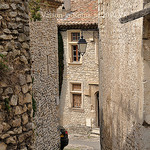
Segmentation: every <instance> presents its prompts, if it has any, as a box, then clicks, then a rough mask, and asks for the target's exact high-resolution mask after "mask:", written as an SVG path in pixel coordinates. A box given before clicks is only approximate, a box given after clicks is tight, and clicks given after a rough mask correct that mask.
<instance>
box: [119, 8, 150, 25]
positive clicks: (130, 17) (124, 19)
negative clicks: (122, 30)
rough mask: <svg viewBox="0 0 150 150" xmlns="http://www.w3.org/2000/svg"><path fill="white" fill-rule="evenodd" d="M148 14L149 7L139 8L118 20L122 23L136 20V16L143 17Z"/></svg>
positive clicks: (149, 11) (149, 12)
mask: <svg viewBox="0 0 150 150" xmlns="http://www.w3.org/2000/svg"><path fill="white" fill-rule="evenodd" d="M149 14H150V8H146V9H143V10H140V11H138V12H135V13H133V14H130V15H128V16H125V17H122V18H120V19H119V21H120V22H121V23H122V24H124V23H127V22H130V21H133V20H136V19H138V18H141V17H144V16H146V15H149Z"/></svg>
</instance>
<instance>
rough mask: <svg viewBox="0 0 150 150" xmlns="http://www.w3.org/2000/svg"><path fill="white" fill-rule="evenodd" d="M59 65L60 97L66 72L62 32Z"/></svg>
mask: <svg viewBox="0 0 150 150" xmlns="http://www.w3.org/2000/svg"><path fill="white" fill-rule="evenodd" d="M58 63H59V96H60V95H61V89H62V84H63V72H64V45H63V39H62V35H61V33H60V31H58Z"/></svg>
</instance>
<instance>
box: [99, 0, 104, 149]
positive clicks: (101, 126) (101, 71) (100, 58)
mask: <svg viewBox="0 0 150 150" xmlns="http://www.w3.org/2000/svg"><path fill="white" fill-rule="evenodd" d="M100 4H102V0H98V23H100V17H101V16H100ZM98 26H99V29H100V24H99V25H98ZM98 60H99V104H100V105H99V107H100V108H99V109H100V150H103V146H102V139H103V135H102V131H103V89H102V82H103V81H102V73H103V70H102V68H103V51H102V48H101V35H100V32H99V59H98Z"/></svg>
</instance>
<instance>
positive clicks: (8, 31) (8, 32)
mask: <svg viewBox="0 0 150 150" xmlns="http://www.w3.org/2000/svg"><path fill="white" fill-rule="evenodd" d="M3 32H4V33H6V34H11V31H10V30H9V29H4V30H3Z"/></svg>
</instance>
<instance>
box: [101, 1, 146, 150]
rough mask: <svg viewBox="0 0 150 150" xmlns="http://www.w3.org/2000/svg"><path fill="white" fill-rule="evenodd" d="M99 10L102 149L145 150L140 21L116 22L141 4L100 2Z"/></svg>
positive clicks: (141, 6)
mask: <svg viewBox="0 0 150 150" xmlns="http://www.w3.org/2000/svg"><path fill="white" fill-rule="evenodd" d="M99 9H100V12H99V28H100V39H101V41H100V45H101V46H100V82H101V88H100V91H101V92H102V93H101V96H100V104H101V110H100V111H101V140H102V141H101V144H102V148H103V149H104V150H110V149H111V150H122V149H127V150H129V149H138V150H144V149H145V147H144V146H145V145H144V144H143V140H142V139H143V126H142V124H143V102H144V101H143V100H144V92H143V58H142V51H141V50H142V36H143V35H142V29H143V19H142V18H140V19H138V20H135V21H132V22H128V23H126V24H121V23H120V22H119V19H120V18H121V17H124V16H126V15H129V14H131V13H133V12H136V11H139V10H142V9H143V1H142V0H130V1H129V0H119V1H118V0H114V1H106V0H99ZM147 140H148V139H147ZM148 149H149V148H148Z"/></svg>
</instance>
